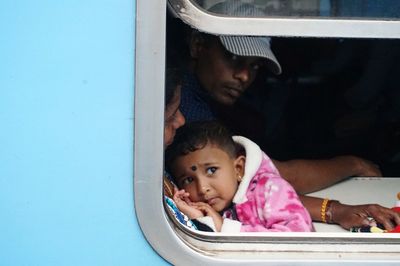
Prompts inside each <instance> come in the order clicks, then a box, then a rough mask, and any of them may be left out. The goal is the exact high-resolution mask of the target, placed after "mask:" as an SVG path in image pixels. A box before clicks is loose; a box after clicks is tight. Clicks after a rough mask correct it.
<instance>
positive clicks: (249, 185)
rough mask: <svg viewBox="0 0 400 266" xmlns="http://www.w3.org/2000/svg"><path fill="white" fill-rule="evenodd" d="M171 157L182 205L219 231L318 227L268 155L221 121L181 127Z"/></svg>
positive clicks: (170, 149)
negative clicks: (232, 131)
mask: <svg viewBox="0 0 400 266" xmlns="http://www.w3.org/2000/svg"><path fill="white" fill-rule="evenodd" d="M166 161H167V167H168V170H169V172H170V173H171V174H172V176H173V177H174V178H175V182H176V184H177V185H178V187H179V188H180V189H181V190H176V191H175V194H174V201H175V202H176V204H177V206H178V208H179V209H180V210H181V211H182V212H183V213H185V214H186V215H187V216H188V217H189V218H191V219H197V220H199V221H201V222H202V223H205V224H207V225H208V226H210V227H211V228H213V229H214V231H217V232H239V231H242V232H261V231H270V232H288V231H289V232H290V231H292V232H308V231H313V227H312V223H311V218H310V215H309V213H308V211H307V210H306V209H305V208H304V206H303V205H302V203H301V202H300V200H299V198H298V196H297V194H296V192H295V191H294V189H293V188H292V187H291V186H290V185H289V183H287V182H286V181H285V180H284V179H283V178H282V177H281V176H280V174H279V172H278V170H277V169H276V167H275V166H274V164H273V163H272V161H271V160H270V159H269V157H268V156H267V155H266V154H265V153H263V152H262V151H261V150H260V148H259V147H258V146H257V145H256V144H255V143H254V142H252V141H250V140H249V139H246V138H244V137H239V136H235V137H232V136H231V135H230V134H229V132H228V131H227V130H226V129H225V128H224V127H223V126H221V125H220V124H218V123H217V122H210V121H208V122H195V123H192V124H188V125H186V126H184V127H182V128H181V129H179V130H178V132H177V135H176V137H175V141H174V143H173V144H172V145H171V146H170V147H168V149H167V151H166Z"/></svg>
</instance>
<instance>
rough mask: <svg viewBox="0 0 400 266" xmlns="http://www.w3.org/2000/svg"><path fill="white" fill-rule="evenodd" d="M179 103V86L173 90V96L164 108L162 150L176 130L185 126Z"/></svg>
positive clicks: (169, 142)
mask: <svg viewBox="0 0 400 266" xmlns="http://www.w3.org/2000/svg"><path fill="white" fill-rule="evenodd" d="M180 102H181V86H180V85H179V86H178V88H176V90H175V94H174V96H173V97H172V99H171V102H170V103H169V104H168V105H167V106H166V108H165V119H164V148H166V147H167V146H168V145H170V144H171V143H172V141H173V140H174V137H175V133H176V130H177V129H178V128H180V127H181V126H183V125H184V124H185V117H183V115H182V113H181V111H180V110H179V104H180Z"/></svg>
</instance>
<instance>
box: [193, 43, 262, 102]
mask: <svg viewBox="0 0 400 266" xmlns="http://www.w3.org/2000/svg"><path fill="white" fill-rule="evenodd" d="M191 45H192V47H191V49H192V50H191V51H192V57H193V59H194V61H195V62H194V72H195V74H196V76H197V78H198V79H199V81H200V83H201V85H202V86H203V87H204V89H205V90H206V91H207V92H208V93H209V95H210V96H211V98H212V99H213V100H215V101H216V102H218V103H220V104H223V105H233V104H234V103H235V102H236V101H237V99H238V98H239V97H240V96H241V95H242V94H243V93H244V92H245V91H246V89H247V88H249V86H250V85H251V84H252V83H253V81H254V79H255V77H256V75H257V72H258V69H259V68H260V67H261V66H262V64H263V59H262V58H259V57H244V56H237V55H234V54H232V53H230V52H228V51H227V50H226V49H225V48H224V47H223V46H222V44H221V43H220V41H219V39H218V38H215V39H213V40H209V41H207V44H206V45H205V44H204V42H197V43H193V42H192V44H191ZM193 45H195V47H193ZM193 49H194V50H193Z"/></svg>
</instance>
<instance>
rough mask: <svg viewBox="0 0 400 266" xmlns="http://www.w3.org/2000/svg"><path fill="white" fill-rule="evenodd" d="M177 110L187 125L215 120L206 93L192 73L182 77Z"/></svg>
mask: <svg viewBox="0 0 400 266" xmlns="http://www.w3.org/2000/svg"><path fill="white" fill-rule="evenodd" d="M179 109H180V111H181V112H182V114H183V116H184V117H185V119H186V122H188V123H189V122H193V121H202V120H215V119H216V116H215V114H214V113H213V111H212V110H211V108H210V105H209V103H208V100H207V92H205V91H204V89H203V88H202V87H201V85H200V83H199V81H198V79H197V78H196V77H195V76H194V75H193V74H192V73H186V74H185V75H184V79H183V84H182V93H181V105H180V107H179Z"/></svg>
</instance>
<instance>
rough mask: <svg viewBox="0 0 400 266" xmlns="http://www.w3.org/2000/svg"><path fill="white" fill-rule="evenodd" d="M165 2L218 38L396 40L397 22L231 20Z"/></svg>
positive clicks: (399, 34) (174, 0)
mask: <svg viewBox="0 0 400 266" xmlns="http://www.w3.org/2000/svg"><path fill="white" fill-rule="evenodd" d="M169 2H170V8H172V10H174V11H175V13H176V14H177V15H178V16H179V17H180V18H181V19H182V20H183V21H185V22H186V23H187V24H189V25H191V26H193V27H195V28H197V29H199V30H200V31H204V32H208V33H212V34H218V35H264V36H271V37H273V36H281V37H340V38H389V39H394V38H395V39H397V38H400V20H379V19H374V20H367V19H344V18H335V19H330V18H282V17H279V18H274V17H271V18H235V17H229V16H223V15H215V14H211V13H209V12H205V11H204V10H202V9H200V8H199V7H198V6H196V4H194V3H192V1H190V0H170V1H169ZM327 29H328V30H327Z"/></svg>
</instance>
